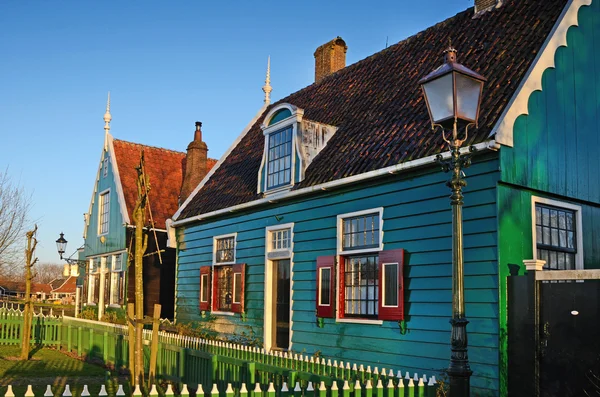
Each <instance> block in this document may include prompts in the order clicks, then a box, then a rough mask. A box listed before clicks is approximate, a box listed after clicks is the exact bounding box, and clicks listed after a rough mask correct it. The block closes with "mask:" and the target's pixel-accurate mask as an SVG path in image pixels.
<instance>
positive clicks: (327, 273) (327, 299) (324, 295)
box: [319, 268, 331, 306]
mask: <svg viewBox="0 0 600 397" xmlns="http://www.w3.org/2000/svg"><path fill="white" fill-rule="evenodd" d="M319 280H321V282H320V288H319V305H320V306H329V305H331V288H330V284H331V268H321V269H319Z"/></svg>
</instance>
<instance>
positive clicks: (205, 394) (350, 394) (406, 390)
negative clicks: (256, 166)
mask: <svg viewBox="0 0 600 397" xmlns="http://www.w3.org/2000/svg"><path fill="white" fill-rule="evenodd" d="M436 386H437V385H436V381H435V377H431V378H430V379H429V381H428V382H427V383H426V382H425V381H424V378H421V379H419V380H418V383H417V384H415V383H414V381H413V379H412V378H410V380H409V382H408V384H407V385H406V386H405V385H404V382H399V383H398V384H395V383H394V382H392V380H391V379H390V380H389V382H388V384H387V385H385V386H384V384H383V382H382V381H381V380H379V381H378V382H377V385H376V386H375V387H373V386H372V384H371V381H370V380H369V381H367V382H366V384H365V385H364V386H362V385H361V384H360V382H359V381H356V383H355V384H354V385H353V387H352V388H351V387H350V385H349V384H348V381H345V382H344V385H343V387H342V388H341V389H340V388H339V387H338V385H337V383H336V382H334V383H333V384H332V385H331V386H326V385H325V383H324V382H321V383H320V384H319V385H318V386H316V387H315V386H313V384H312V383H311V382H309V383H308V384H307V385H306V386H305V387H302V386H301V384H300V383H296V386H295V387H294V388H293V389H289V388H288V386H287V384H286V383H284V384H283V385H282V387H281V390H280V391H279V393H276V390H275V387H274V385H273V382H271V383H269V385H268V386H265V387H263V386H261V385H260V384H259V383H256V384H255V385H254V388H252V389H251V390H250V391H249V390H248V388H247V387H246V385H245V384H242V385H241V388H240V389H239V391H237V392H236V391H234V389H233V387H232V385H231V383H229V384H227V388H226V389H225V390H219V388H218V386H217V385H216V384H214V385H212V387H210V388H207V389H206V390H205V389H204V388H203V387H202V385H198V387H197V389H196V390H195V393H194V392H193V393H190V390H188V386H187V385H183V387H182V388H181V390H180V391H179V392H178V393H175V392H174V390H173V388H172V386H171V385H168V386H167V388H166V390H164V391H163V392H161V393H160V394H159V390H158V388H157V387H156V385H153V386H152V388H151V389H150V391H149V392H148V393H143V392H142V390H141V389H140V387H139V385H138V386H136V387H135V389H134V390H133V392H132V393H131V394H127V393H126V392H125V388H124V387H123V385H119V386H118V389H117V391H116V393H115V394H114V396H115V397H117V396H118V397H120V396H127V397H137V396H139V397H142V396H144V397H159V396H164V397H171V396H179V397H189V396H190V394H195V395H196V396H197V397H218V396H225V397H249V396H250V397H275V395H278V396H281V397H325V396H331V397H360V396H369V397H370V396H384V395H385V396H398V397H412V396H435V395H436ZM56 389H58V388H56ZM57 391H59V390H54V391H53V390H52V386H50V385H48V386H46V391H45V392H44V393H43V396H44V397H53V396H58V397H72V396H73V395H74V394H73V392H72V391H71V387H70V386H69V385H66V386H65V388H64V390H63V391H62V393H60V394H55V392H57ZM363 392H364V393H363ZM384 393H385V394H384ZM23 396H24V397H35V396H42V394H41V393H37V394H36V393H35V392H34V390H33V387H32V386H31V385H29V386H28V387H27V390H26V391H25V393H24V395H23ZM77 396H79V397H108V396H109V393H108V392H107V390H106V387H105V386H104V385H102V386H101V387H100V390H99V392H98V393H97V394H93V393H90V391H89V388H88V386H87V385H85V386H83V390H82V391H81V393H79V394H77ZM4 397H18V396H16V395H15V394H14V392H13V389H12V386H8V388H7V390H6V393H5V394H4Z"/></svg>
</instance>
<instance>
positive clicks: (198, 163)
mask: <svg viewBox="0 0 600 397" xmlns="http://www.w3.org/2000/svg"><path fill="white" fill-rule="evenodd" d="M201 127H202V123H201V122H199V121H196V130H195V131H194V140H193V141H192V142H190V144H189V145H188V147H187V155H186V158H185V175H184V177H183V183H182V186H181V192H180V194H179V204H181V203H183V202H184V201H185V200H186V199H187V198H188V196H189V195H190V194H191V193H192V192H193V191H194V189H195V188H196V186H198V184H199V183H200V182H201V181H202V179H204V177H205V176H206V174H207V173H208V171H209V170H208V162H207V160H208V147H207V146H206V143H204V142H203V141H202V129H201Z"/></svg>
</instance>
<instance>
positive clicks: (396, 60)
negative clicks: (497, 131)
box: [179, 0, 567, 219]
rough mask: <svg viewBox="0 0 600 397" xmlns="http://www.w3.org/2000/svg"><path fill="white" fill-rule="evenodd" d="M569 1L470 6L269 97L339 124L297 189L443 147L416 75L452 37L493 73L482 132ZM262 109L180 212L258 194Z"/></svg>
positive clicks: (471, 63)
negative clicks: (480, 10)
mask: <svg viewBox="0 0 600 397" xmlns="http://www.w3.org/2000/svg"><path fill="white" fill-rule="evenodd" d="M566 3H567V0H509V1H506V2H505V3H504V4H503V5H502V7H500V8H498V9H495V10H493V11H490V12H486V13H484V14H482V15H481V16H480V17H478V18H475V19H474V18H473V9H472V8H470V9H468V10H466V11H464V12H462V13H459V14H457V15H456V16H454V17H452V18H450V19H448V20H446V21H444V22H441V23H439V24H437V25H435V26H433V27H431V28H429V29H427V30H425V31H423V32H421V33H418V34H417V35H415V36H412V37H410V38H408V39H406V40H404V41H401V42H400V43H398V44H396V45H394V46H391V47H389V48H387V49H385V50H383V51H381V52H379V53H376V54H374V55H372V56H370V57H368V58H366V59H364V60H362V61H359V62H357V63H355V64H353V65H350V66H348V67H346V68H344V69H342V70H340V71H338V72H336V73H334V74H332V75H330V76H328V77H326V78H324V79H323V80H321V81H320V82H318V83H315V84H312V85H310V86H308V87H306V88H304V89H302V90H300V91H298V92H296V93H293V94H291V95H290V96H288V97H286V98H283V99H281V100H280V101H279V102H278V103H276V104H273V105H272V106H275V105H277V104H279V103H282V102H287V103H291V104H292V105H295V106H297V107H299V108H302V109H304V118H305V119H308V120H313V121H316V122H321V123H325V124H329V125H334V126H337V127H338V130H337V132H336V134H335V135H334V136H333V137H332V138H331V139H330V141H329V142H328V144H327V146H326V147H325V148H324V149H323V150H322V151H321V153H320V154H319V155H317V157H316V158H315V159H314V161H313V162H312V163H311V164H310V166H309V167H308V169H307V170H306V175H305V179H304V180H303V181H302V182H301V183H299V184H297V185H296V186H295V187H294V189H298V188H302V187H307V186H313V185H317V184H320V183H324V182H328V181H332V180H336V179H341V178H344V177H349V176H352V175H357V174H361V173H364V172H368V171H372V170H375V169H379V168H384V167H386V166H391V165H394V164H397V163H402V162H406V161H409V160H413V159H417V158H421V157H426V156H429V155H432V154H436V153H439V152H440V151H442V149H443V148H445V147H446V145H445V144H444V142H443V141H442V138H441V134H439V133H437V134H434V133H432V132H431V127H430V122H429V118H428V114H427V109H426V106H425V103H424V100H423V97H422V95H421V91H420V88H419V86H418V81H419V79H421V78H422V77H423V76H425V75H426V74H428V73H429V72H431V71H432V70H433V69H435V68H436V67H437V66H439V65H440V64H441V63H442V62H443V59H442V52H443V50H444V49H445V48H446V47H447V46H448V39H449V38H451V39H452V44H453V45H454V46H455V47H456V49H457V50H458V61H459V62H460V63H461V64H463V65H465V66H467V67H469V68H470V69H472V70H474V71H476V72H478V73H480V74H481V75H483V76H485V77H486V78H487V79H488V82H487V84H486V86H485V87H484V91H483V102H482V105H481V113H480V118H479V128H478V129H472V130H470V137H469V140H468V142H467V144H475V143H478V142H482V141H484V140H486V138H487V137H488V135H489V133H490V131H491V130H492V128H493V126H494V125H495V124H496V122H497V121H498V118H499V117H500V115H501V113H502V111H503V110H504V108H505V106H506V104H507V103H508V101H509V100H510V98H511V97H512V95H513V94H514V92H515V90H516V89H517V87H518V85H519V83H520V82H521V79H522V78H523V76H524V75H525V73H526V72H527V70H528V68H529V66H530V65H531V63H532V61H533V60H534V58H535V56H536V54H537V53H538V51H539V49H540V47H541V46H542V44H543V43H544V41H545V39H546V37H547V36H548V34H549V33H550V31H551V29H552V27H553V25H554V23H555V22H556V20H557V19H558V16H559V15H560V14H561V11H562V10H563V8H564V6H565V4H566ZM272 106H271V107H270V108H272ZM270 108H269V109H267V110H266V111H265V114H266V112H268V111H269V110H270ZM265 114H263V116H262V117H260V118H259V119H258V120H257V122H256V123H255V124H254V126H253V127H252V128H251V129H250V131H249V132H248V133H247V134H246V136H245V137H244V138H243V139H242V140H241V141H240V142H239V143H238V145H237V146H236V147H235V148H234V149H233V150H232V151H231V153H230V154H229V156H228V157H227V158H226V159H225V160H224V162H223V163H222V164H221V166H220V167H219V169H217V170H216V171H215V173H214V174H213V175H212V177H211V178H210V180H209V181H208V182H207V183H206V184H205V186H204V188H203V189H202V190H201V191H199V192H198V194H197V195H196V196H195V197H194V198H193V199H192V200H191V201H190V203H189V204H188V205H187V206H186V208H184V209H183V211H182V213H181V215H180V217H179V218H180V219H183V218H187V217H191V216H194V215H198V214H202V213H207V212H211V211H215V210H219V209H223V208H227V207H231V206H234V205H238V204H242V203H246V202H249V201H252V200H256V199H259V198H260V197H261V195H258V194H257V193H256V186H257V179H258V170H259V167H260V164H261V159H262V155H263V147H264V136H263V134H262V131H261V129H260V125H261V123H262V121H263V117H264V115H265Z"/></svg>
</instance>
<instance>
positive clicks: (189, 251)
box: [173, 0, 600, 395]
mask: <svg viewBox="0 0 600 397" xmlns="http://www.w3.org/2000/svg"><path fill="white" fill-rule="evenodd" d="M475 3H476V4H475V8H470V9H468V10H466V11H464V12H461V13H459V14H457V15H456V16H454V17H452V18H449V19H447V20H446V21H443V22H441V23H439V24H437V25H435V26H432V27H430V28H429V29H427V30H424V31H422V32H420V33H418V34H416V35H414V36H412V37H410V38H408V39H406V40H404V41H401V42H399V43H398V44H396V45H393V46H391V47H389V48H387V49H385V50H383V51H381V52H379V53H376V54H374V55H372V56H370V57H368V58H366V59H364V60H362V61H359V62H357V63H355V64H353V65H349V66H347V67H344V66H345V65H344V59H345V53H346V49H347V47H346V43H345V42H344V41H343V40H342V39H341V38H339V37H338V38H336V39H334V40H332V41H331V42H329V43H327V44H325V45H324V46H321V47H320V48H319V49H317V51H316V52H315V64H316V70H315V74H316V81H315V83H314V84H312V85H310V86H308V87H306V88H304V89H302V90H300V91H298V92H295V93H292V94H290V95H289V96H287V97H285V98H283V99H281V100H279V101H277V102H276V103H273V104H270V103H268V101H267V102H266V105H265V106H264V107H263V108H261V109H260V110H259V112H258V113H257V115H256V117H255V118H254V119H253V120H252V121H251V122H250V123H249V125H248V127H247V128H246V129H245V130H244V131H243V132H242V133H241V134H240V136H239V137H238V139H237V140H236V141H235V142H234V143H233V144H232V145H231V147H230V149H229V150H228V151H227V152H226V153H225V154H224V156H223V157H222V158H221V160H219V162H218V163H217V164H216V166H215V167H214V168H213V169H212V171H210V172H209V173H208V175H207V176H206V177H205V178H204V179H203V181H202V182H201V183H200V184H199V185H198V187H197V188H196V189H195V191H194V193H193V194H192V195H191V196H190V198H189V199H188V200H186V202H185V203H184V204H183V205H182V206H181V207H180V209H179V210H178V211H177V213H176V214H175V215H174V217H173V219H174V222H173V226H174V227H175V228H176V237H177V251H178V255H177V272H176V314H175V315H176V320H177V321H178V322H201V321H205V320H206V319H207V318H211V319H215V320H211V321H213V323H212V325H214V327H215V328H216V329H217V330H218V331H219V332H220V333H221V334H222V336H224V337H228V338H235V339H240V338H244V337H246V338H248V337H249V338H251V339H253V341H258V342H259V343H261V344H262V345H263V346H264V347H265V348H266V349H271V350H292V351H295V352H307V353H310V354H313V353H315V352H319V353H321V354H322V355H323V356H325V357H332V358H337V359H338V360H339V359H341V360H344V361H351V362H360V363H364V364H370V365H377V366H379V367H380V368H381V367H385V368H394V369H401V370H403V371H404V370H408V371H410V372H411V373H412V372H419V373H428V374H436V375H437V374H439V373H440V372H442V371H443V370H444V369H445V368H447V366H448V360H449V355H450V324H449V322H448V320H449V318H450V317H451V314H452V312H451V300H452V299H451V298H452V297H451V276H452V275H451V261H452V253H451V249H452V246H451V233H452V228H451V212H450V205H449V199H448V195H449V190H448V188H447V187H446V186H445V180H446V179H447V175H446V174H444V173H442V172H441V171H440V169H439V166H438V165H437V164H436V162H435V157H436V155H438V154H442V155H443V156H447V155H448V147H447V146H446V144H445V143H444V141H443V139H442V136H441V133H440V132H439V131H437V132H432V130H431V126H430V122H429V119H428V115H427V109H426V105H425V103H424V99H423V97H422V94H421V92H420V89H419V86H418V81H419V79H421V78H422V77H423V76H425V75H426V74H427V73H429V72H430V71H432V70H434V68H436V67H437V66H439V65H440V64H441V63H442V57H441V55H442V52H443V50H444V49H445V48H446V47H447V45H448V39H449V38H451V39H452V44H453V45H454V46H455V47H456V48H457V50H458V57H459V59H458V61H459V62H460V63H462V64H463V65H465V66H467V67H469V68H470V69H472V70H474V71H476V72H477V73H480V74H481V75H483V76H485V77H486V78H487V79H488V81H487V84H486V86H485V87H484V90H483V100H482V103H481V113H480V117H479V127H478V128H473V129H472V130H471V131H470V134H469V138H468V141H467V142H466V145H465V146H473V147H474V148H476V149H477V152H476V154H475V156H474V158H473V164H472V166H471V168H469V169H468V170H466V172H467V183H468V185H467V186H466V188H465V189H464V192H465V200H464V202H465V204H464V212H463V214H464V245H465V250H464V261H465V273H466V276H465V288H466V313H467V317H468V319H469V321H470V323H469V325H468V332H469V359H470V363H471V367H472V369H473V371H474V372H473V378H472V380H471V385H472V387H473V390H474V393H475V394H476V395H499V394H502V395H504V394H505V393H506V385H507V379H506V377H507V366H508V365H509V363H508V360H507V356H506V351H507V348H506V344H507V335H506V334H507V298H506V277H507V275H508V274H509V271H510V269H511V268H512V270H513V271H519V272H521V273H522V272H524V271H525V266H524V261H541V260H544V261H545V267H546V269H548V270H552V269H581V268H592V267H597V266H598V264H599V263H600V260H599V259H600V258H599V257H600V251H599V250H598V248H597V247H596V246H594V244H593V243H594V238H595V237H594V236H597V233H599V232H600V229H599V226H598V225H600V183H599V182H600V180H599V179H600V178H599V174H598V173H597V172H594V169H597V167H598V165H600V164H599V163H598V156H597V155H596V153H597V151H598V146H599V145H598V143H599V142H598V136H600V135H599V132H600V115H599V112H598V103H600V89H599V88H600V77H598V76H599V75H598V74H597V73H595V72H594V70H597V69H598V68H599V67H600V56H599V54H600V51H597V50H598V48H597V44H595V43H597V40H596V41H595V39H597V38H598V37H600V36H599V34H600V5H599V3H598V1H593V2H592V1H591V0H587V1H586V0H508V1H476V2H475ZM266 88H269V87H266ZM269 91H270V89H267V90H265V92H267V93H268V92H269ZM267 99H268V95H267ZM208 314H211V316H208Z"/></svg>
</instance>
